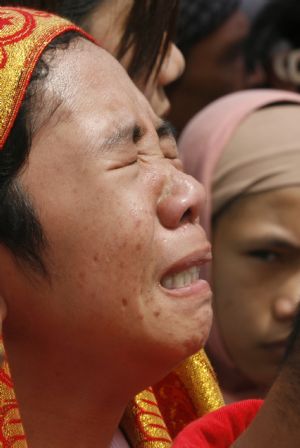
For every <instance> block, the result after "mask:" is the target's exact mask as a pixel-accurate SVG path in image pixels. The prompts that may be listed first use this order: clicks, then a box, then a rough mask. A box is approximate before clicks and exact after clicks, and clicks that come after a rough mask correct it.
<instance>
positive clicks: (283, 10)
mask: <svg viewBox="0 0 300 448" xmlns="http://www.w3.org/2000/svg"><path fill="white" fill-rule="evenodd" d="M299 27H300V3H299V1H298V0H271V1H270V2H268V3H267V4H266V6H265V7H264V8H263V9H262V10H261V12H260V13H259V15H258V16H257V18H256V20H255V21H254V23H253V26H252V29H251V33H250V35H249V38H248V41H247V43H246V61H247V66H248V70H249V71H250V72H251V71H253V70H254V68H255V66H256V64H257V63H260V64H261V65H262V66H263V67H265V68H266V69H268V68H269V66H270V56H271V53H272V50H273V49H274V47H275V45H276V44H278V43H280V42H281V41H283V40H287V41H288V42H289V43H290V44H291V45H292V47H293V48H299V47H300V34H299Z"/></svg>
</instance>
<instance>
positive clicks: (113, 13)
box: [86, 0, 185, 116]
mask: <svg viewBox="0 0 300 448" xmlns="http://www.w3.org/2000/svg"><path fill="white" fill-rule="evenodd" d="M113 3H114V5H113V6H114V7H112V2H108V1H106V2H104V3H102V4H100V5H99V7H98V8H97V9H96V10H95V11H94V12H93V14H92V15H91V17H90V18H89V19H88V21H87V24H86V25H87V28H88V30H89V32H90V33H91V34H92V36H94V37H95V39H96V40H97V41H99V42H101V45H102V46H103V47H104V48H105V49H106V50H108V51H109V52H110V53H111V54H113V55H114V56H116V55H117V51H118V45H119V42H120V40H121V37H122V35H123V33H124V29H125V26H126V20H127V17H128V14H129V13H130V10H131V7H132V0H125V1H124V0H114V1H113ZM130 56H131V50H129V51H128V52H127V54H126V55H125V56H124V58H123V59H122V60H121V61H120V62H121V64H122V65H123V66H124V67H125V69H126V68H127V67H128V65H129V60H130ZM184 67H185V62H184V58H183V56H182V53H181V52H180V51H179V49H178V48H177V47H176V46H175V45H174V44H173V43H171V44H170V48H169V51H168V53H167V55H166V57H165V59H164V61H163V64H162V66H161V69H160V71H159V73H158V76H156V70H154V71H153V74H152V76H150V79H149V80H148V81H147V82H145V81H144V80H142V79H136V80H134V82H135V83H136V85H137V86H138V88H139V89H140V90H141V91H142V92H143V93H144V95H145V96H146V98H147V99H148V101H149V102H150V104H151V106H152V108H153V110H154V112H155V113H156V114H157V115H158V116H164V115H166V113H167V112H168V111H169V109H170V102H169V100H168V98H167V96H166V93H165V90H164V87H165V86H167V85H168V84H170V83H171V82H173V81H175V80H176V79H177V78H178V77H179V76H181V75H182V73H183V71H184Z"/></svg>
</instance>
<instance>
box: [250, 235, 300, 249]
mask: <svg viewBox="0 0 300 448" xmlns="http://www.w3.org/2000/svg"><path fill="white" fill-rule="evenodd" d="M247 244H250V245H253V247H254V248H255V246H262V247H263V246H265V247H275V248H277V249H286V250H299V249H300V245H299V244H298V243H296V242H295V241H292V240H288V239H285V238H284V237H283V238H281V237H267V238H263V237H258V238H255V237H252V238H249V240H248V241H247Z"/></svg>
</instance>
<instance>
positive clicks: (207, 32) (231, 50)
mask: <svg viewBox="0 0 300 448" xmlns="http://www.w3.org/2000/svg"><path fill="white" fill-rule="evenodd" d="M248 30H249V23H248V19H247V17H246V15H245V13H244V12H243V11H242V10H241V9H240V1H239V0H213V1H212V0H193V1H191V0H181V1H180V7H179V15H178V27H177V31H178V32H177V41H176V42H177V45H178V47H179V49H180V50H181V51H182V53H183V55H184V57H185V60H186V69H185V71H184V73H183V75H182V76H181V78H180V79H178V81H176V82H174V83H173V84H172V85H170V86H169V88H168V89H167V93H168V95H169V97H170V100H171V102H172V105H173V107H172V111H171V114H170V120H171V121H172V123H173V124H174V125H175V127H176V128H177V129H178V131H179V132H180V131H181V130H182V129H183V128H184V126H185V125H186V123H187V122H188V121H189V119H190V118H192V116H193V115H195V114H196V113H197V112H198V111H199V110H200V109H202V108H203V107H204V106H206V105H207V104H209V103H210V102H211V101H213V100H215V99H217V98H219V97H220V96H222V95H225V94H227V93H230V92H232V91H236V90H240V89H242V88H244V86H245V64H244V42H245V39H246V37H247V35H248Z"/></svg>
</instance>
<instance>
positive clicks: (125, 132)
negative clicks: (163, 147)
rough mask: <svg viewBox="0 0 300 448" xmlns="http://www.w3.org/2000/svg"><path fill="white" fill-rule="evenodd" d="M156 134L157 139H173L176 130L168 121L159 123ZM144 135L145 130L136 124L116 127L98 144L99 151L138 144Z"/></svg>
mask: <svg viewBox="0 0 300 448" xmlns="http://www.w3.org/2000/svg"><path fill="white" fill-rule="evenodd" d="M156 133H157V135H158V138H159V139H162V138H165V137H169V138H172V139H175V137H176V130H175V128H174V126H173V125H172V124H171V123H170V122H168V121H165V120H163V121H160V123H159V124H158V126H157V127H156ZM144 135H145V129H143V128H142V127H141V126H139V125H138V124H137V123H134V124H129V125H125V126H117V128H116V129H115V130H114V131H113V132H112V134H111V135H110V136H108V137H104V139H103V141H102V142H101V143H100V147H101V150H102V151H104V152H106V151H111V150H113V149H115V147H116V146H119V145H121V144H125V143H135V144H136V143H138V142H139V141H140V140H141V139H142V138H143V136H144Z"/></svg>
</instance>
